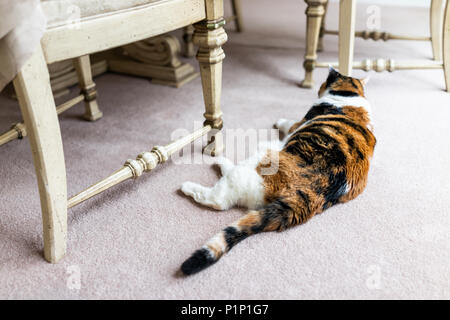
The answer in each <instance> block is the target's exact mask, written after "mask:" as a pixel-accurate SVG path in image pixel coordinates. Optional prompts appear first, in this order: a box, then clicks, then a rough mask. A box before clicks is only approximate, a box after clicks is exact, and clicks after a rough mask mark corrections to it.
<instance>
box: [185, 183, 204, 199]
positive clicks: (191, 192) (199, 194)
mask: <svg viewBox="0 0 450 320" xmlns="http://www.w3.org/2000/svg"><path fill="white" fill-rule="evenodd" d="M203 191H204V187H203V186H202V185H199V184H198V183H195V182H190V181H186V182H185V183H183V184H182V185H181V192H183V193H184V194H185V195H187V196H189V197H192V198H194V200H195V201H199V200H202V199H203V198H204V195H203Z"/></svg>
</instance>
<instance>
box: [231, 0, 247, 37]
mask: <svg viewBox="0 0 450 320" xmlns="http://www.w3.org/2000/svg"><path fill="white" fill-rule="evenodd" d="M231 8H232V11H233V16H234V17H235V19H234V23H235V26H236V31H237V32H243V31H244V26H243V24H242V10H241V0H231Z"/></svg>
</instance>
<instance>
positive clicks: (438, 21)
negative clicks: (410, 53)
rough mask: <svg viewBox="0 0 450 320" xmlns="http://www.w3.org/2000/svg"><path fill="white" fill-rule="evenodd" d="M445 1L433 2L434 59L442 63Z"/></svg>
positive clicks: (432, 43) (431, 19) (431, 18)
mask: <svg viewBox="0 0 450 320" xmlns="http://www.w3.org/2000/svg"><path fill="white" fill-rule="evenodd" d="M444 6H445V0H431V9H430V33H431V47H432V49H433V58H434V60H436V61H442V30H443V26H444V9H445V8H444Z"/></svg>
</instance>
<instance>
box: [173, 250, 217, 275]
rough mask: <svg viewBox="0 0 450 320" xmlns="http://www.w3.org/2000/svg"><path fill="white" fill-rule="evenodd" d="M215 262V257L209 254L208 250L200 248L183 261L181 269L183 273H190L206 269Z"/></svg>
mask: <svg viewBox="0 0 450 320" xmlns="http://www.w3.org/2000/svg"><path fill="white" fill-rule="evenodd" d="M215 262H216V259H214V258H213V257H212V256H211V254H210V253H209V251H208V250H206V249H204V248H202V249H200V250H197V251H195V252H194V253H193V254H192V256H191V257H190V258H189V259H187V260H186V261H185V262H183V264H182V265H181V271H183V273H184V274H185V275H191V274H194V273H197V272H200V271H202V270H203V269H206V268H207V267H209V266H210V265H212V264H214V263H215Z"/></svg>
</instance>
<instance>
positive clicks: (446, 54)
mask: <svg viewBox="0 0 450 320" xmlns="http://www.w3.org/2000/svg"><path fill="white" fill-rule="evenodd" d="M443 37H444V40H443V50H442V54H443V61H444V76H445V84H446V88H447V92H450V1H448V0H447V1H446V8H445V19H444V32H443Z"/></svg>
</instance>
